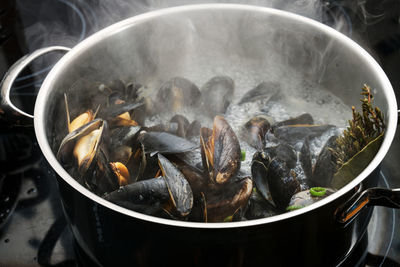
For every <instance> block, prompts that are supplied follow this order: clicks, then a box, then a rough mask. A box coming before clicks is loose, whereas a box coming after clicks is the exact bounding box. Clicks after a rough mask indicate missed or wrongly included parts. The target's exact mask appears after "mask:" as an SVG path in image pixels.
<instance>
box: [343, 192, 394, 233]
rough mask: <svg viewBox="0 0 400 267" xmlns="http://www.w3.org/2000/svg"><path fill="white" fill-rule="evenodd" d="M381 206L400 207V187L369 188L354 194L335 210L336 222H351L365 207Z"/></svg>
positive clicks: (345, 223) (346, 223)
mask: <svg viewBox="0 0 400 267" xmlns="http://www.w3.org/2000/svg"><path fill="white" fill-rule="evenodd" d="M372 206H383V207H388V208H396V209H400V188H397V189H385V188H378V187H374V188H369V189H366V190H364V191H362V192H361V193H359V194H356V196H355V197H353V198H352V199H350V201H348V202H347V203H346V204H345V205H344V206H343V207H341V208H339V209H338V210H337V212H336V218H337V220H338V222H339V223H340V224H342V225H344V226H346V225H348V224H349V223H350V222H352V221H353V220H354V219H355V218H356V217H357V215H358V214H359V213H360V212H361V211H362V210H363V209H364V208H366V207H372Z"/></svg>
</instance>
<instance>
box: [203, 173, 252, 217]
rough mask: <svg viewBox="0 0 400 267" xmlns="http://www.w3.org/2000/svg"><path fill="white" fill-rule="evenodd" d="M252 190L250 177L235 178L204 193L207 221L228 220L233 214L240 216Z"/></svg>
mask: <svg viewBox="0 0 400 267" xmlns="http://www.w3.org/2000/svg"><path fill="white" fill-rule="evenodd" d="M252 190H253V181H252V179H251V178H250V177H244V178H237V179H234V180H232V181H230V182H229V184H226V185H224V186H223V187H220V188H218V189H217V190H214V191H212V192H208V194H207V195H206V205H207V220H208V222H221V221H230V220H232V217H233V216H236V217H237V218H241V217H242V216H243V214H244V212H245V208H246V205H247V202H248V200H249V198H250V195H251V192H252Z"/></svg>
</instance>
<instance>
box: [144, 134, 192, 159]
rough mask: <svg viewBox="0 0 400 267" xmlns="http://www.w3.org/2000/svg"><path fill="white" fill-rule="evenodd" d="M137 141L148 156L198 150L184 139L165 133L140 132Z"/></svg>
mask: <svg viewBox="0 0 400 267" xmlns="http://www.w3.org/2000/svg"><path fill="white" fill-rule="evenodd" d="M138 141H139V142H140V143H141V144H143V147H144V150H145V152H146V153H150V155H153V154H156V153H160V154H177V153H185V152H189V151H192V150H194V149H196V148H198V145H197V144H194V143H192V142H190V141H189V140H187V139H185V138H182V137H179V136H176V135H173V134H169V133H165V132H148V131H141V133H140V135H139V138H138Z"/></svg>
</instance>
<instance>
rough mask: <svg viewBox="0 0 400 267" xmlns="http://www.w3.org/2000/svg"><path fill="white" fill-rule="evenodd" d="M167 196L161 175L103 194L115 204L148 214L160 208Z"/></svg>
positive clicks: (166, 188) (165, 185) (166, 200)
mask: <svg viewBox="0 0 400 267" xmlns="http://www.w3.org/2000/svg"><path fill="white" fill-rule="evenodd" d="M169 198H170V195H169V192H168V187H167V184H166V182H165V180H164V179H162V178H161V177H159V178H152V179H147V180H142V181H139V182H136V183H132V184H128V185H126V186H122V187H120V188H119V189H118V190H115V191H113V192H111V193H109V194H106V195H105V196H104V199H106V200H109V201H111V202H113V203H115V204H117V205H120V206H122V207H125V208H128V209H131V210H134V211H138V212H143V213H146V214H150V215H152V214H154V213H155V212H157V211H158V210H160V209H161V208H162V207H163V206H164V205H165V203H167V202H168V201H169Z"/></svg>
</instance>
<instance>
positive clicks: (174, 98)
mask: <svg viewBox="0 0 400 267" xmlns="http://www.w3.org/2000/svg"><path fill="white" fill-rule="evenodd" d="M200 95H201V93H200V90H199V88H198V87H197V86H196V85H195V84H194V83H192V82H191V81H189V80H188V79H185V78H181V77H175V78H172V79H170V80H168V81H167V82H165V83H164V84H162V85H161V87H160V89H159V90H158V93H157V96H156V100H155V106H156V108H157V110H158V111H165V110H166V111H172V112H176V111H179V110H181V109H182V108H183V107H194V106H196V105H197V103H198V101H199V99H200Z"/></svg>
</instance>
